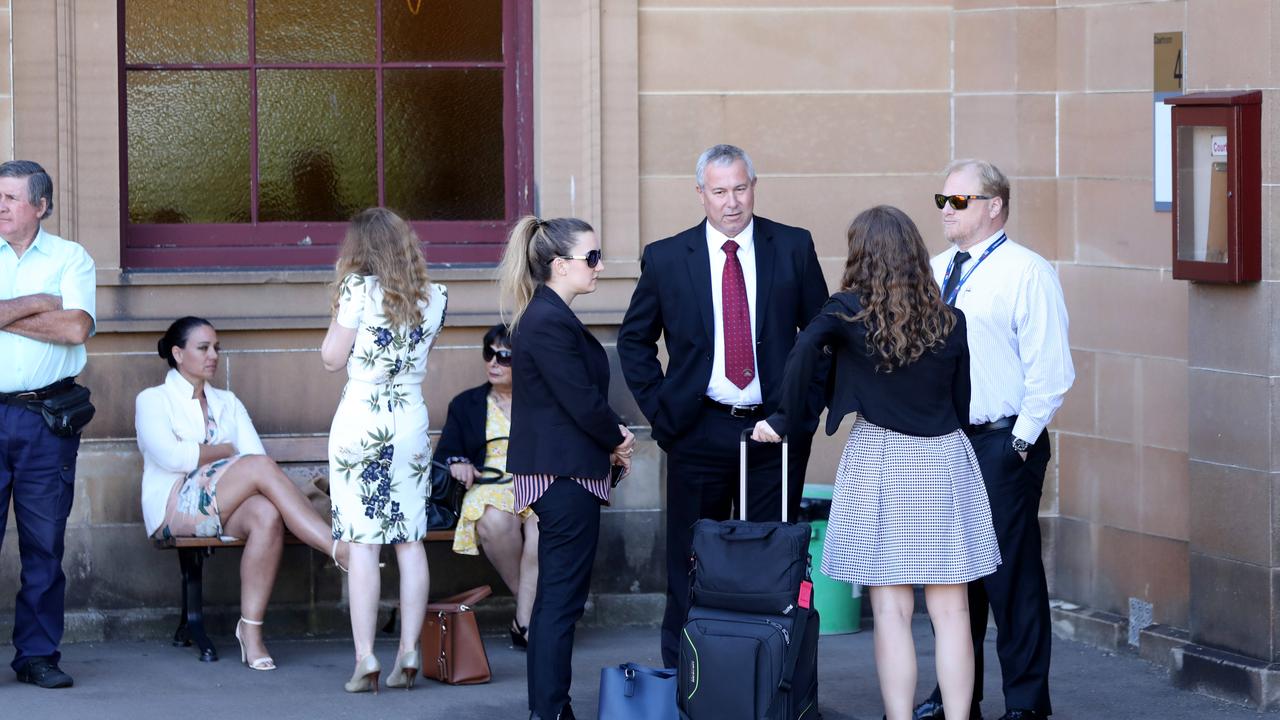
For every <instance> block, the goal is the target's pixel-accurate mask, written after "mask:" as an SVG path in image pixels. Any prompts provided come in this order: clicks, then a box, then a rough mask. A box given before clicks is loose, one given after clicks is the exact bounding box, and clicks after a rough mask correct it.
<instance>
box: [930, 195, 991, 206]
mask: <svg viewBox="0 0 1280 720" xmlns="http://www.w3.org/2000/svg"><path fill="white" fill-rule="evenodd" d="M990 199H991V196H990V195H943V194H942V193H938V194H937V195H934V196H933V202H934V203H936V204H937V205H938V209H939V210H941V209H942V206H943V205H946V204H947V203H951V207H953V208H955V209H956V210H963V209H965V208H967V207H969V201H970V200H990Z"/></svg>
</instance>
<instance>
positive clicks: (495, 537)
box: [476, 505, 538, 627]
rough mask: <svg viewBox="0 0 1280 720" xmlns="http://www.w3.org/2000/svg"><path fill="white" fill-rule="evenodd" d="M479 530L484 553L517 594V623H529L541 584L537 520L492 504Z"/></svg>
mask: <svg viewBox="0 0 1280 720" xmlns="http://www.w3.org/2000/svg"><path fill="white" fill-rule="evenodd" d="M522 529H523V533H522V532H521V530H522ZM476 533H477V535H479V537H480V546H481V547H482V548H483V549H484V554H485V557H487V558H489V562H491V563H493V567H494V569H495V570H497V571H498V575H500V576H502V582H504V583H506V586H507V587H508V588H509V589H510V590H511V592H512V594H514V595H515V596H516V623H517V624H519V625H520V626H521V627H528V625H529V617H530V615H532V614H533V598H534V594H535V592H536V591H537V587H538V521H537V520H534V519H530V520H529V521H528V522H525V521H523V520H521V518H519V517H518V516H516V515H512V514H511V513H508V512H503V511H501V510H499V509H498V508H496V507H493V506H492V505H490V506H488V507H486V508H485V509H484V514H483V515H481V516H480V519H479V520H477V521H476Z"/></svg>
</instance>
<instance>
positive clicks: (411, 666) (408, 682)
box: [387, 648, 422, 690]
mask: <svg viewBox="0 0 1280 720" xmlns="http://www.w3.org/2000/svg"><path fill="white" fill-rule="evenodd" d="M420 667H422V655H421V653H419V652H418V650H417V649H416V648H415V649H413V650H409V651H406V652H405V653H404V654H403V655H401V656H400V657H398V658H396V666H395V667H393V668H391V672H390V673H388V674H387V687H393V688H398V687H402V688H404V689H405V690H411V689H412V688H413V681H414V680H415V679H417V677H418V668H420Z"/></svg>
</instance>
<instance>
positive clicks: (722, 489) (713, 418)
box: [662, 407, 812, 668]
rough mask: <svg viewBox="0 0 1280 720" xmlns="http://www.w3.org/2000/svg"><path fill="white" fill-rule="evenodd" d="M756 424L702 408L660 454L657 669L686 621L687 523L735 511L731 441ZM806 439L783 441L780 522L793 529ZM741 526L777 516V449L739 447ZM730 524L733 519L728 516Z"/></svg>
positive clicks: (673, 651) (676, 645)
mask: <svg viewBox="0 0 1280 720" xmlns="http://www.w3.org/2000/svg"><path fill="white" fill-rule="evenodd" d="M758 420H759V418H735V417H732V416H730V415H728V414H725V413H721V412H718V411H716V410H713V409H710V408H705V407H704V408H702V409H701V411H700V413H699V418H698V420H697V421H696V422H695V423H693V424H692V425H691V426H690V429H689V431H688V432H687V433H686V434H685V435H684V436H683V437H681V438H679V439H678V440H676V441H675V442H674V443H671V445H670V447H669V448H668V450H667V609H666V613H665V614H664V615H663V618H662V664H663V665H664V666H666V667H669V668H672V667H676V662H677V660H678V659H679V652H680V633H681V631H682V629H683V627H684V621H685V618H686V617H687V616H688V614H689V581H690V577H689V569H690V564H689V555H690V550H691V547H690V544H691V542H692V539H693V523H694V522H696V521H697V520H699V519H701V518H710V519H712V520H728V519H729V518H730V517H731V514H730V513H732V512H734V507H735V506H736V505H737V504H738V475H739V467H738V465H739V462H738V448H739V436H740V434H741V433H742V431H743V430H744V429H745V428H750V427H755V424H756V422H757V421H758ZM811 443H812V437H811V436H809V435H807V434H806V435H805V436H804V437H803V438H796V440H794V441H792V442H791V447H790V449H789V451H788V452H789V458H788V459H789V465H790V466H791V472H790V476H789V478H790V484H789V487H788V488H787V489H788V493H789V496H790V497H789V500H790V502H789V503H788V506H789V510H788V515H787V517H788V519H789V520H791V521H792V522H795V519H796V513H797V512H798V510H799V507H800V493H801V491H802V490H803V488H804V468H805V465H806V464H807V463H808V461H809V448H810V444H811ZM747 446H748V447H747V519H749V520H753V521H768V520H772V521H777V520H779V519H781V517H782V446H781V445H772V444H760V443H755V442H748V443H747ZM732 517H737V515H736V514H734V515H732Z"/></svg>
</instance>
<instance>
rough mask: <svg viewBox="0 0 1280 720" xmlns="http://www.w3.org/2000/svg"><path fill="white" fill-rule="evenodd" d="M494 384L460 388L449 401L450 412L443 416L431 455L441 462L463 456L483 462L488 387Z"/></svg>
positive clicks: (487, 413)
mask: <svg viewBox="0 0 1280 720" xmlns="http://www.w3.org/2000/svg"><path fill="white" fill-rule="evenodd" d="M491 389H493V386H492V385H490V384H489V383H485V384H483V385H480V386H478V387H473V388H471V389H470V390H463V391H462V392H460V393H458V394H457V395H456V396H454V398H453V400H450V401H449V414H448V416H447V417H445V420H444V430H441V431H440V440H439V442H437V443H436V449H435V453H434V454H433V456H434V457H435V458H436V459H437V460H439V461H440V462H443V463H446V464H448V463H451V462H458V460H456V458H466V459H467V461H468V462H470V463H471V464H472V465H475V466H476V467H480V466H482V465H484V458H485V452H486V449H487V448H486V446H487V444H488V438H486V437H485V436H484V427H485V421H486V420H488V415H489V405H488V402H489V391H490V390H491Z"/></svg>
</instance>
